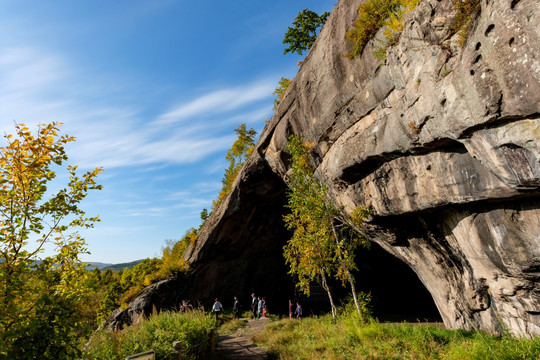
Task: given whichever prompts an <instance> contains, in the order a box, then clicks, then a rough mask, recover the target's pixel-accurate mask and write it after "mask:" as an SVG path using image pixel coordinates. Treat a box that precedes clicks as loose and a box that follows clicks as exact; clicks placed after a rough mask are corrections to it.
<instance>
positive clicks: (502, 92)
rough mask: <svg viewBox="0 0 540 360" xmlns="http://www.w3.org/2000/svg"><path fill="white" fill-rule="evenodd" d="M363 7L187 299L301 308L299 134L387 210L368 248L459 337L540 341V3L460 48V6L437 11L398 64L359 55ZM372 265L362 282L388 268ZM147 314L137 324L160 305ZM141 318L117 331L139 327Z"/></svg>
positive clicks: (332, 171) (496, 21)
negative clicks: (260, 300)
mask: <svg viewBox="0 0 540 360" xmlns="http://www.w3.org/2000/svg"><path fill="white" fill-rule="evenodd" d="M361 3H362V0H341V1H339V3H338V4H337V5H336V7H335V9H334V10H333V12H332V14H331V16H330V18H329V20H328V22H327V23H326V25H325V26H324V27H323V29H322V31H321V33H320V35H319V37H318V39H317V41H316V42H315V44H314V46H313V48H312V49H311V51H310V52H309V54H308V55H307V57H306V59H305V60H304V61H303V64H302V65H301V67H300V69H299V72H298V74H297V75H296V77H295V79H294V81H293V82H292V84H291V85H290V87H289V89H288V90H287V93H286V95H285V97H284V98H283V100H282V101H281V103H280V106H279V108H278V109H277V111H276V113H275V114H274V116H273V118H272V119H271V120H270V121H269V122H268V124H267V126H266V128H265V129H264V131H263V133H262V134H261V137H260V139H259V142H258V144H257V147H256V151H254V153H253V154H252V156H251V157H250V158H249V159H248V161H247V163H246V165H245V166H244V168H243V169H242V171H241V173H240V175H239V176H238V178H237V179H236V181H235V184H234V186H233V189H232V191H231V193H230V195H229V196H228V197H227V198H226V199H225V200H224V201H223V203H222V204H221V206H220V207H218V208H217V209H216V210H215V211H213V212H212V214H211V216H210V218H209V219H208V220H207V222H206V223H205V225H204V226H203V228H202V229H201V232H200V234H199V236H198V240H197V242H196V245H195V246H193V247H192V248H190V249H188V252H187V253H186V259H187V260H188V261H189V262H190V263H191V266H192V268H193V273H192V277H191V278H190V281H189V282H188V283H187V282H186V281H183V282H181V283H182V285H181V286H180V285H177V286H175V288H177V289H178V288H183V289H184V290H182V294H176V295H175V296H174V298H178V299H179V298H180V297H185V298H191V299H193V300H195V299H201V300H202V301H203V302H205V303H206V304H207V305H210V304H211V301H212V300H213V298H214V297H216V296H220V298H221V299H222V301H223V302H224V303H225V304H227V300H229V299H230V298H232V296H233V295H239V296H240V298H241V299H243V302H244V304H245V303H246V302H247V301H248V300H247V299H249V295H250V293H251V292H256V293H257V294H258V295H268V296H269V299H270V301H271V304H272V301H273V304H274V309H276V308H277V304H278V303H282V304H286V302H287V300H286V299H287V298H288V297H289V296H290V294H291V293H292V291H293V284H292V280H291V279H290V277H289V276H288V275H287V269H286V267H285V265H284V261H283V257H282V255H281V253H282V247H283V245H284V244H285V242H286V240H287V239H288V238H289V236H290V234H288V232H287V231H286V229H285V228H284V225H283V222H282V215H283V214H284V213H285V211H286V208H285V204H286V198H285V190H286V185H285V184H286V181H287V171H288V158H289V157H288V154H287V151H286V143H287V138H288V137H289V135H290V134H293V133H294V134H297V135H302V136H303V137H304V138H305V139H306V140H307V141H312V142H314V144H315V146H314V148H313V161H314V163H315V164H317V171H316V176H318V177H319V178H320V179H321V180H323V181H325V182H326V183H327V184H328V186H329V188H330V193H331V195H332V198H333V200H334V201H335V203H336V204H337V205H342V206H344V207H345V209H346V210H347V211H352V210H353V209H354V208H356V207H358V206H362V205H367V206H369V207H371V208H372V209H373V218H372V219H371V220H370V221H369V223H368V224H366V227H365V231H366V234H367V235H368V237H369V239H370V240H371V241H372V242H373V243H376V244H378V246H379V247H377V249H380V248H382V249H384V251H386V252H387V253H389V254H392V255H393V256H395V257H396V258H398V259H400V260H402V261H403V262H404V263H405V264H407V265H408V266H409V267H410V268H411V269H412V270H414V272H415V273H416V275H417V276H418V278H419V279H420V281H421V282H422V283H423V285H424V286H425V288H426V289H427V290H428V291H429V293H430V294H431V297H432V298H433V301H434V302H435V305H436V307H437V309H438V311H439V313H440V315H441V317H442V319H443V320H444V323H445V325H446V326H447V327H449V328H465V329H471V328H480V329H483V330H486V331H490V332H498V331H500V330H501V327H502V326H504V327H506V328H509V329H510V330H511V331H513V332H514V333H515V334H519V335H524V336H538V335H540V3H539V2H538V1H537V0H521V1H520V0H497V1H494V0H481V6H482V9H481V13H480V15H479V17H478V18H477V19H476V20H475V22H474V26H473V27H472V29H471V31H470V33H469V35H468V37H467V41H466V43H465V44H464V46H463V47H461V46H459V45H458V39H457V35H454V36H452V34H451V32H450V30H449V27H450V23H451V21H452V18H453V16H454V15H455V13H454V9H453V7H452V5H451V1H440V0H422V1H420V3H419V5H418V6H417V8H416V9H415V10H414V11H412V12H410V13H408V14H407V17H406V19H405V24H404V25H405V26H404V31H403V33H402V34H401V37H400V40H399V42H398V43H397V45H395V46H393V47H392V48H390V49H389V50H388V52H387V56H386V62H385V64H384V65H382V64H381V61H380V60H377V59H376V58H375V57H374V55H373V46H374V44H375V43H373V42H372V43H370V44H368V46H367V47H366V49H365V50H364V52H363V53H362V55H361V56H359V57H358V58H355V59H349V58H348V57H346V56H345V54H347V53H348V52H349V48H348V45H347V42H346V40H345V33H346V32H347V30H348V29H350V27H351V26H352V24H353V22H354V20H355V18H356V15H357V9H358V6H359V5H360V4H361ZM380 35H382V34H380ZM377 251H378V253H379V254H380V253H381V252H383V253H384V251H380V250H377ZM371 253H372V254H374V255H373V256H374V258H376V259H384V258H383V257H380V255H375V254H376V252H375V251H372V252H371ZM369 256H370V255H368V256H367V257H366V255H364V257H363V259H364V260H365V261H366V263H362V264H360V265H359V266H360V267H361V268H362V267H364V268H365V267H366V266H372V265H373V264H374V261H373V260H372V261H371V265H369V264H368V261H367V260H369ZM366 259H367V260H366ZM381 261H384V262H385V263H384V264H382V265H381V267H380V269H384V270H385V271H387V272H388V271H392V269H393V268H392V267H391V266H390V267H389V265H388V266H387V263H388V264H390V262H391V260H390V259H388V257H387V258H385V259H384V260H381ZM396 269H397V268H396ZM364 270H365V269H364ZM364 270H363V271H364ZM379 271H380V270H379ZM379 271H375V272H374V273H373V274H376V273H378V272H379ZM400 272H402V270H396V273H395V275H394V276H395V277H397V276H399V275H400V274H399V273H400ZM358 282H359V285H360V286H361V285H362V279H358ZM384 284H386V282H384V283H383V285H384ZM379 285H380V284H379ZM389 286H390V285H389ZM161 287H162V288H166V286H161ZM410 288H411V289H412V288H413V287H412V286H411V287H410ZM154 290H155V291H157V290H158V288H155V289H154V288H152V291H154ZM158 292H159V291H158ZM147 295H148V294H147ZM419 296H420V295H419V293H418V292H416V291H415V292H410V293H407V292H406V290H404V291H402V292H401V293H399V294H397V297H398V298H399V299H400V302H402V301H403V299H405V298H412V299H415V298H416V297H419ZM146 297H147V298H148V297H149V296H146ZM154 297H155V298H156V299H157V298H163V297H165V298H167V299H168V300H170V299H172V297H170V296H168V295H167V294H161V295H159V296H158V295H152V298H154ZM139 300H140V299H138V300H137V299H136V300H135V302H134V303H133V304H132V305H133V306H130V308H129V309H128V310H130V309H131V310H132V311H131V313H133V314H135V313H137V312H140V311H141V310H140V309H143V308H145V306H146V305H147V304H146V305H144V304H143V305H144V306H143V305H141V302H140V301H139ZM137 301H139V302H137ZM173 303H174V301H172V302H171V301H169V302H168V303H167V304H165V302H163V307H172V306H174V304H173ZM146 307H148V306H146ZM150 308H151V306H150ZM158 308H159V306H158ZM137 309H139V310H137ZM131 313H129V311H124V312H123V313H122V314H117V317H116V320H118V321H120V322H130V321H133V319H131V318H133V314H131ZM130 314H131V315H130ZM122 316H124V317H126V316H127V317H130V319H127V320H122ZM112 321H113V322H114V319H113V320H112Z"/></svg>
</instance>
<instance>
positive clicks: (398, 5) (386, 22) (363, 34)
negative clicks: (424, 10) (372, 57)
mask: <svg viewBox="0 0 540 360" xmlns="http://www.w3.org/2000/svg"><path fill="white" fill-rule="evenodd" d="M419 1H420V0H367V1H365V2H363V3H362V4H361V5H360V7H359V8H358V18H357V19H356V21H355V23H354V26H353V27H352V28H351V29H350V30H349V31H348V32H347V34H346V35H345V37H346V38H347V39H348V40H349V43H350V46H351V48H352V50H351V52H350V53H349V54H348V55H349V57H350V58H354V57H356V56H358V55H360V54H361V53H362V51H363V50H364V48H365V47H366V45H367V44H368V42H369V41H370V40H371V39H373V38H374V37H375V35H376V34H377V32H378V31H379V29H381V28H382V27H384V26H388V29H387V31H386V32H385V37H386V40H387V43H386V44H385V45H384V46H383V48H381V49H383V50H384V51H386V48H387V47H388V46H391V45H393V44H395V43H396V42H397V38H399V35H400V33H401V31H402V30H403V23H402V21H403V19H402V17H403V15H404V14H405V13H407V12H408V11H410V10H412V9H414V8H415V7H416V5H417V4H418V2H419ZM381 49H379V52H380V51H381Z"/></svg>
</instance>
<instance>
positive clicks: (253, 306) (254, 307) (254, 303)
mask: <svg viewBox="0 0 540 360" xmlns="http://www.w3.org/2000/svg"><path fill="white" fill-rule="evenodd" d="M251 311H252V312H253V318H256V317H257V297H256V296H255V294H251Z"/></svg>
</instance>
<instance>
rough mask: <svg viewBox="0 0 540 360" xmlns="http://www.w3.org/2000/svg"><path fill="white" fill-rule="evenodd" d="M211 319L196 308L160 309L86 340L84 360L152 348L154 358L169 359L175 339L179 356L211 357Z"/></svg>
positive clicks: (172, 356)
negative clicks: (123, 327) (138, 322)
mask: <svg viewBox="0 0 540 360" xmlns="http://www.w3.org/2000/svg"><path fill="white" fill-rule="evenodd" d="M215 327H216V324H215V318H214V317H213V316H212V315H205V314H203V313H201V312H199V311H191V312H186V313H175V312H161V313H159V314H153V315H151V316H150V318H149V319H146V320H143V321H142V323H141V324H140V325H132V326H129V327H127V328H126V329H124V330H123V331H116V332H105V331H101V332H98V333H96V334H94V336H92V338H91V339H90V342H89V344H88V346H87V347H86V349H85V351H84V356H83V359H84V360H102V359H108V360H109V359H110V360H113V359H125V358H126V357H127V356H129V355H133V354H136V353H140V352H145V351H150V350H154V351H155V357H156V359H160V360H173V359H177V358H178V353H177V352H176V351H175V350H174V349H173V348H172V343H173V342H175V341H181V342H182V345H183V346H182V359H206V358H209V357H211V354H212V349H213V344H214V341H215V338H214V336H216V334H217V332H213V333H212V331H211V329H212V328H215Z"/></svg>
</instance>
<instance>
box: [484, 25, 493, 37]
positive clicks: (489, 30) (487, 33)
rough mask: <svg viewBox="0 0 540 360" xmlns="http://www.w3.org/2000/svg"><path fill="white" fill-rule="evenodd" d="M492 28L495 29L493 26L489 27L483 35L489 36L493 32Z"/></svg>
mask: <svg viewBox="0 0 540 360" xmlns="http://www.w3.org/2000/svg"><path fill="white" fill-rule="evenodd" d="M494 28H495V25H494V24H491V25H489V26H488V28H487V29H486V32H485V34H484V35H485V36H489V34H490V33H491V32H492V31H493V29H494Z"/></svg>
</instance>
